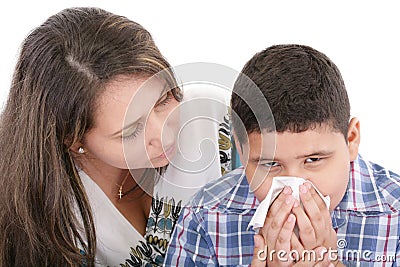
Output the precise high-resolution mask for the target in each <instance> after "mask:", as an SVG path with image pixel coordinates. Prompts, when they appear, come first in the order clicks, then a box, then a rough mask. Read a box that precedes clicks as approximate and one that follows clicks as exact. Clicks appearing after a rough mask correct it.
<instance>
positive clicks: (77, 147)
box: [64, 142, 85, 154]
mask: <svg viewBox="0 0 400 267" xmlns="http://www.w3.org/2000/svg"><path fill="white" fill-rule="evenodd" d="M66 143H68V142H64V144H65V145H66ZM69 150H70V151H72V152H73V153H76V154H83V153H84V151H85V149H84V146H83V144H82V143H81V142H75V143H73V144H72V145H71V146H70V147H69Z"/></svg>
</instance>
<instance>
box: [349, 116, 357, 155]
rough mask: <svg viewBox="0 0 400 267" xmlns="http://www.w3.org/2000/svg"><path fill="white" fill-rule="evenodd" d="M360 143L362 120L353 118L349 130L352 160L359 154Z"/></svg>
mask: <svg viewBox="0 0 400 267" xmlns="http://www.w3.org/2000/svg"><path fill="white" fill-rule="evenodd" d="M359 145H360V121H359V120H358V119H357V118H352V119H351V120H350V123H349V128H348V131H347V146H348V148H349V155H350V161H354V160H355V159H356V158H357V155H358V147H359Z"/></svg>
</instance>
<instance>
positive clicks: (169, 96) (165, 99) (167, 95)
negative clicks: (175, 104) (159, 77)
mask: <svg viewBox="0 0 400 267" xmlns="http://www.w3.org/2000/svg"><path fill="white" fill-rule="evenodd" d="M173 97H174V96H173V95H172V91H171V90H170V91H168V92H166V93H165V94H163V96H162V97H161V98H160V99H159V100H158V102H157V104H156V107H159V106H164V105H166V104H168V103H169V102H170V101H171V100H172V98H173Z"/></svg>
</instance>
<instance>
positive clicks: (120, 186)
mask: <svg viewBox="0 0 400 267" xmlns="http://www.w3.org/2000/svg"><path fill="white" fill-rule="evenodd" d="M128 175H129V170H128V173H127V174H126V176H125V178H124V180H122V183H121V184H120V185H119V184H116V185H117V186H119V190H118V197H119V199H121V198H122V197H123V196H124V195H125V194H124V193H122V187H123V186H124V184H125V182H126V179H128Z"/></svg>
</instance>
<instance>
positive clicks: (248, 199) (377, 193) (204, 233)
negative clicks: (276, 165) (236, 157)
mask: <svg viewBox="0 0 400 267" xmlns="http://www.w3.org/2000/svg"><path fill="white" fill-rule="evenodd" d="M399 201H400V177H399V175H397V174H395V173H393V172H390V171H388V170H386V169H384V168H382V167H381V166H379V165H377V164H374V163H371V162H367V161H364V160H363V159H362V158H361V157H358V159H357V160H356V161H354V162H352V163H351V171H350V175H349V183H348V187H347V192H346V194H345V196H344V197H343V199H342V201H341V202H340V203H339V205H338V206H337V207H336V209H335V210H334V211H333V212H332V224H333V227H334V229H335V230H336V231H337V237H338V250H339V257H340V259H341V261H342V262H343V263H344V264H345V265H346V266H400V242H399V235H400V221H399V210H400V203H399ZM258 204H259V202H258V200H257V199H256V197H255V196H254V194H253V193H251V192H250V190H249V184H248V182H247V179H246V176H245V175H244V170H243V168H239V169H236V170H234V171H232V172H230V173H228V174H227V175H225V176H223V177H222V178H221V179H217V180H215V181H213V182H211V183H210V184H208V185H206V186H205V187H204V188H203V189H202V190H201V191H200V192H199V193H198V194H197V195H196V196H195V198H194V199H193V200H192V202H191V204H190V205H188V206H187V207H186V208H185V209H184V210H183V211H182V213H181V216H180V219H179V221H178V224H177V225H176V228H175V231H174V233H173V236H172V239H171V243H170V245H169V249H168V251H167V255H166V260H165V262H164V264H165V266H178V265H179V266H238V265H249V264H250V263H251V260H252V257H253V249H254V241H253V236H254V234H255V231H254V230H253V229H249V228H248V224H249V222H250V220H251V218H252V216H253V215H254V212H255V210H256V208H257V206H258Z"/></svg>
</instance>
